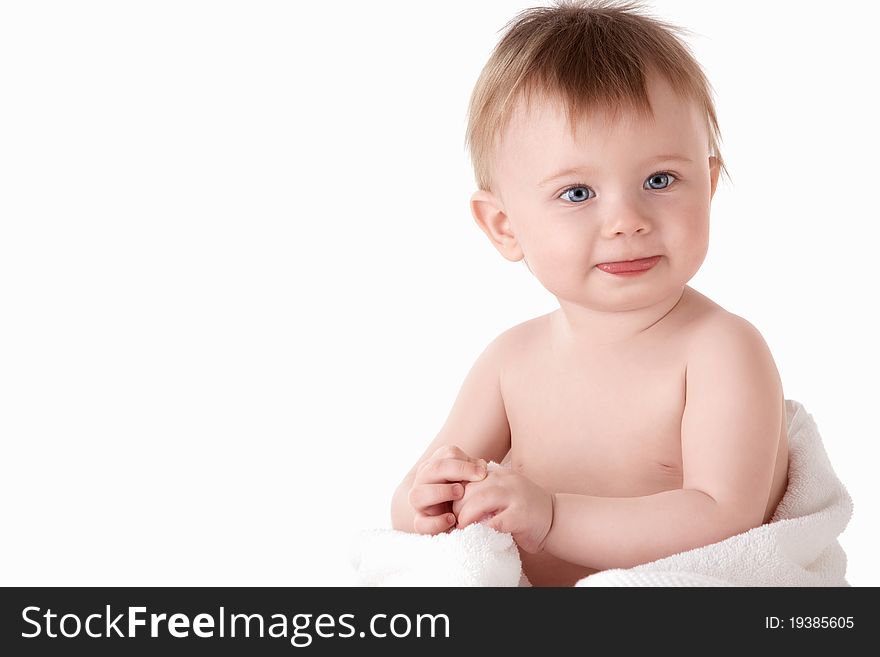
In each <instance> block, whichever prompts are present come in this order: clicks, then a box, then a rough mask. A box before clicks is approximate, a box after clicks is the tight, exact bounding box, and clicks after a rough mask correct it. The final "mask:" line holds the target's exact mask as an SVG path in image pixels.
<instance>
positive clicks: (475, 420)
mask: <svg viewBox="0 0 880 657" xmlns="http://www.w3.org/2000/svg"><path fill="white" fill-rule="evenodd" d="M508 341H509V332H505V333H502V334H501V335H499V336H498V337H496V338H495V339H494V340H493V341H492V342H491V343H489V345H488V346H487V347H486V349H485V350H483V352H482V353H481V354H480V355H479V357H478V358H477V360H476V362H475V363H474V364H473V366H472V367H471V369H470V371H469V372H468V374H467V376H466V377H465V379H464V383H462V386H461V390H460V391H459V393H458V397H457V398H456V400H455V403H454V404H453V406H452V410H451V411H450V413H449V417H448V418H447V420H446V423H445V424H444V425H443V427H442V428H441V429H440V433H438V434H437V437H436V438H434V440H433V441H432V442H431V444H430V445H428V447H427V449H425V451H424V453H423V454H422V456H421V457H420V458H419V460H418V461H416V463H415V465H413V467H412V468H411V469H410V471H409V472H408V473H407V475H406V476H405V477H404V479H403V481H401V482H400V484H399V485H398V487H397V490H396V491H395V492H394V496H393V498H392V501H391V526H392V527H393V528H394V529H398V530H402V531H407V532H412V531H418V532H420V533H437V532H440V531H445V530H446V529H448V528H449V527H451V526H453V525H454V524H455V521H454V520H453V522H451V523H446V524H445V525H444V526H442V527H440V528H438V527H439V526H440V525H441V524H442V522H443V521H444V519H443V518H439V517H438V518H437V519H436V521H435V522H433V525H434V527H427V524H431V523H424V524H425V526H424V527H421V528H419V527H414V525H413V521H414V519H415V518H416V516H417V511H416V509H415V508H414V507H413V505H412V504H411V502H410V499H409V498H410V491H411V490H412V489H413V485H414V483H415V479H416V475H417V474H418V471H419V466H421V465H422V464H423V463H425V462H426V461H428V460H430V459H432V457H434V458H436V456H437V452H438V450H440V448H442V447H448V446H451V445H454V446H456V447H458V448H459V449H460V451H462V452H464V458H462V459H460V460H462V461H465V459H466V457H471V459H472V460H473V461H476V460H478V459H484V460H485V461H497V462H500V461H501V460H502V459H503V458H504V456H505V454H507V452H508V451H509V450H510V425H509V423H508V421H507V413H506V411H505V408H504V401H503V400H502V398H501V383H500V377H501V366H502V363H503V360H504V357H505V353H506V349H507V348H508V346H507V345H508ZM440 456H441V457H443V456H445V457H446V458H449V457H451V456H452V452H451V451H449V450H440ZM445 465H446V468H445V469H446V470H447V471H448V470H449V469H450V468H451V466H453V465H455V464H450V463H446V464H445ZM467 465H468V464H467V462H463V463H462V464H461V466H460V467H461V469H462V477H461V478H460V480H461V481H462V482H463V485H466V481H467V480H468V476H467V475H468V474H469V471H468V468H467ZM437 466H438V467H437V468H436V476H435V480H431V481H429V479H428V478H425V477H422V479H423V480H424V483H423V484H422V494H427V493H428V492H429V489H431V488H433V487H435V486H444V489H449V490H450V491H451V489H452V486H451V485H447V484H446V483H445V482H448V481H452V480H450V479H448V477H447V476H446V475H445V474H444V473H443V472H441V470H443V469H444V468H443V465H442V464H437ZM484 472H485V471H484ZM434 490H440V489H436V488H435V489H434ZM453 499H458V498H457V497H456V498H452V497H450V498H449V500H448V501H445V502H443V503H440V504H436V505H434V506H433V508H429V509H428V510H427V513H428V514H429V515H432V516H441V515H442V514H445V513H451V511H452V500H453ZM434 530H436V531H434Z"/></svg>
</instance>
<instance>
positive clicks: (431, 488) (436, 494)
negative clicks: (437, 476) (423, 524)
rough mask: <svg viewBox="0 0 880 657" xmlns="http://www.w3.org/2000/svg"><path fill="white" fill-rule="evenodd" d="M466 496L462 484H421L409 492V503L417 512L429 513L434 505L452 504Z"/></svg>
mask: <svg viewBox="0 0 880 657" xmlns="http://www.w3.org/2000/svg"><path fill="white" fill-rule="evenodd" d="M462 495H464V486H462V485H461V484H421V485H419V486H413V487H412V488H411V489H410V491H409V503H410V506H412V508H414V509H416V510H417V511H421V512H423V513H424V512H427V511H428V509H429V508H430V507H432V506H434V505H437V504H441V503H443V502H451V501H452V500H457V499H459V498H460V497H461V496H462Z"/></svg>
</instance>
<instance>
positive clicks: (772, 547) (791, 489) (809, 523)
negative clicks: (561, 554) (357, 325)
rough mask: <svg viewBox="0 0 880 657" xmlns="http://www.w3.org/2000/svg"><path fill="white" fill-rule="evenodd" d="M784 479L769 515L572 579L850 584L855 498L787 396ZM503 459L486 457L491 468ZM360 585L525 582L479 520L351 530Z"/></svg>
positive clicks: (503, 539)
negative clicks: (438, 528) (429, 531)
mask: <svg viewBox="0 0 880 657" xmlns="http://www.w3.org/2000/svg"><path fill="white" fill-rule="evenodd" d="M785 408H786V416H787V420H788V436H789V475H788V487H787V489H786V492H785V495H784V496H783V498H782V500H781V501H780V503H779V506H778V507H777V509H776V512H775V513H774V515H773V518H772V519H771V521H770V522H769V523H767V524H765V525H761V526H760V527H755V528H753V529H750V530H749V531H747V532H744V533H742V534H737V535H736V536H732V537H730V538H728V539H725V540H723V541H720V542H718V543H713V544H712V545H707V546H704V547H700V548H695V549H693V550H688V551H685V552H681V553H679V554H675V555H672V556H669V557H665V558H663V559H659V560H657V561H652V562H650V563H646V564H641V565H638V566H634V567H632V568H615V569H609V570H604V571H601V572H598V573H595V574H593V575H590V576H588V577H585V578H583V579H581V580H579V581H578V582H577V583H576V584H575V586H849V584H848V583H847V581H846V579H845V574H846V554H845V553H844V551H843V549H842V548H841V546H840V544H839V543H838V541H837V537H838V536H839V535H840V533H841V532H842V531H843V530H844V528H845V527H846V525H847V523H848V522H849V519H850V517H851V516H852V510H853V504H852V500H851V498H850V496H849V494H848V493H847V491H846V488H845V487H844V486H843V484H842V483H841V482H840V480H839V479H838V478H837V476H836V474H835V473H834V469H833V468H832V466H831V462H830V461H829V459H828V455H827V453H826V452H825V448H824V447H823V445H822V439H821V437H820V435H819V431H818V429H817V427H816V424H815V422H814V420H813V418H812V416H811V415H810V414H809V413H807V412H806V410H805V409H804V407H803V406H802V405H801V404H800V403H798V402H796V401H793V400H788V399H787V400H785ZM497 467H504V466H499V465H498V464H496V463H491V464H490V468H497ZM351 564H352V566H353V567H354V570H355V573H356V577H355V584H356V585H360V586H528V585H529V583H528V579H527V578H526V577H525V575H524V574H523V573H522V570H521V562H520V558H519V552H518V550H517V548H516V544H515V543H514V541H513V538H512V537H511V535H510V534H506V533H505V534H502V533H499V532H497V531H495V530H494V529H492V528H491V527H488V526H487V525H485V524H481V523H475V524H472V525H469V526H468V527H465V528H464V529H454V530H452V531H451V532H449V533H444V534H438V535H436V536H427V535H420V534H412V533H408V532H402V531H397V530H393V529H378V530H367V531H364V532H360V533H358V534H357V535H356V539H355V541H354V543H353V545H352V552H351Z"/></svg>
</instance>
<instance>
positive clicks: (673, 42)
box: [467, 1, 726, 310]
mask: <svg viewBox="0 0 880 657" xmlns="http://www.w3.org/2000/svg"><path fill="white" fill-rule="evenodd" d="M637 10H640V7H639V6H638V4H637V3H633V2H629V3H621V2H615V3H612V2H607V1H598V2H597V1H594V2H570V1H568V2H560V3H558V4H557V5H556V6H553V7H536V8H532V9H527V10H525V11H523V12H521V13H520V14H519V15H517V16H516V17H515V18H514V19H513V20H512V21H511V22H510V23H508V25H507V26H506V27H507V30H506V32H505V34H504V35H503V36H502V38H501V40H500V41H499V43H498V45H497V46H496V48H495V50H494V51H493V53H492V55H491V57H490V59H489V61H488V62H487V64H486V66H485V67H484V69H483V71H482V73H481V75H480V77H479V79H478V81H477V84H476V86H475V88H474V91H473V95H472V97H471V102H470V108H469V121H468V130H467V145H468V147H469V149H470V153H471V159H472V162H473V165H474V171H475V176H476V182H477V186H478V187H479V190H478V191H477V192H475V193H474V195H473V197H472V198H471V210H472V213H473V215H474V218H475V219H476V221H477V223H478V224H479V226H480V227H481V228H482V229H483V231H484V232H485V233H486V235H487V236H488V237H489V239H490V240H491V241H492V243H493V245H494V246H495V247H496V248H497V249H498V251H500V252H501V254H502V255H503V256H504V257H505V258H507V259H508V260H511V261H517V260H521V259H523V260H525V261H526V264H527V266H528V267H529V269H530V270H531V271H532V273H533V274H534V275H535V276H536V277H537V278H538V280H539V281H540V282H541V284H542V285H544V287H546V288H547V289H548V290H549V291H550V292H552V293H553V294H554V295H556V296H557V297H558V298H559V299H560V300H563V299H565V300H568V301H571V302H574V303H577V304H579V305H585V306H589V307H592V308H595V309H604V310H625V309H628V308H630V307H631V308H636V307H640V306H642V305H644V304H646V303H651V302H652V301H656V300H657V299H660V298H665V297H668V296H669V295H672V294H674V293H675V291H676V290H678V291H679V292H680V291H681V289H682V288H683V286H684V285H685V284H686V283H687V281H689V280H690V279H691V278H692V277H693V275H694V274H695V273H696V272H697V270H698V269H699V267H700V265H701V264H702V262H703V260H704V258H705V256H706V252H707V249H708V240H709V209H710V203H711V199H712V196H713V195H714V193H715V187H716V185H717V182H718V175H719V172H720V171H724V172H725V173H726V169H725V167H724V163H723V160H722V159H721V155H720V152H719V148H718V142H719V141H720V132H719V130H718V125H717V121H716V116H715V108H714V105H713V102H712V93H711V87H710V84H709V83H708V81H707V80H706V78H705V76H704V75H703V72H702V70H701V68H700V65H699V64H698V63H697V62H696V61H695V59H694V58H693V56H692V55H691V54H690V51H689V49H688V48H687V46H686V45H685V44H684V43H683V42H682V41H681V40H680V39H679V38H678V37H676V36H675V34H674V32H675V31H685V30H682V29H681V28H677V27H674V26H670V25H668V24H665V23H662V22H660V21H657V20H656V19H653V18H650V17H648V16H646V15H643V14H641V13H638V12H637ZM648 256H661V257H660V260H659V262H657V264H656V265H655V266H654V267H653V268H652V269H650V270H649V271H647V272H645V273H643V274H640V275H638V276H620V275H615V274H611V273H607V272H606V271H604V270H603V269H599V268H597V267H596V265H598V264H602V263H608V262H617V261H625V260H634V259H638V258H644V257H648Z"/></svg>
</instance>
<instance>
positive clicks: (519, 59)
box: [465, 0, 730, 191]
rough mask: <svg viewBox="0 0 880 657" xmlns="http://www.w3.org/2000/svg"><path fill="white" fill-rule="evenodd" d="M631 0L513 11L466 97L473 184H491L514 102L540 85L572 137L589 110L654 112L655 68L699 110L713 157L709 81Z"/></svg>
mask: <svg viewBox="0 0 880 657" xmlns="http://www.w3.org/2000/svg"><path fill="white" fill-rule="evenodd" d="M640 11H643V8H642V7H641V6H640V3H639V2H638V1H633V0H627V1H621V0H617V1H614V0H558V1H557V2H556V3H555V4H554V6H551V7H532V8H529V9H525V10H523V11H521V12H520V13H518V14H517V15H516V16H515V17H514V18H513V19H511V20H510V21H508V23H507V24H506V25H505V26H504V27H503V28H502V29H506V32H505V33H504V34H503V35H502V37H501V39H500V40H499V42H498V44H497V45H496V46H495V49H494V50H493V51H492V54H491V56H490V57H489V61H488V62H486V65H485V66H484V67H483V70H482V72H481V73H480V76H479V78H478V80H477V83H476V85H475V86H474V90H473V92H472V94H471V99H470V104H469V107H468V126H467V134H466V136H465V146H466V147H469V149H470V155H471V162H472V164H473V167H474V174H475V178H476V183H477V186H478V188H479V189H485V190H489V191H491V190H492V172H493V168H492V158H493V155H494V153H495V149H496V147H497V139H498V137H499V135H500V134H501V133H502V131H503V130H504V128H505V126H506V125H507V123H508V122H509V120H510V117H511V114H512V112H513V110H514V109H515V107H516V106H517V103H518V102H519V101H520V100H521V99H524V100H525V102H526V107H528V106H529V105H530V103H531V98H532V95H533V94H535V93H536V92H537V93H541V92H543V93H544V94H546V95H547V96H549V97H551V98H558V99H560V100H561V101H562V103H563V105H564V106H565V108H566V113H567V117H568V122H569V125H570V127H571V131H572V134H573V135H574V134H575V133H576V130H577V123H578V122H579V121H580V120H582V118H584V117H586V116H588V115H589V113H590V112H592V111H595V110H610V111H611V112H612V120H614V118H616V117H617V115H618V110H620V109H623V110H628V111H631V112H635V113H636V114H638V115H639V116H642V117H649V116H653V113H652V111H651V105H650V101H649V99H648V94H647V87H646V78H647V77H648V76H649V75H650V74H652V73H655V72H656V73H659V74H660V75H662V76H663V77H665V78H666V80H667V81H668V82H669V84H670V86H671V87H672V88H673V90H674V91H675V92H676V93H677V94H679V96H680V97H682V98H687V99H690V100H692V101H695V102H696V103H697V106H698V107H700V108H701V112H703V111H704V112H705V116H706V123H707V127H708V133H709V144H708V147H709V155H714V156H715V157H717V158H718V161H719V163H720V166H721V171H722V172H723V174H724V175H725V176H727V178H728V180H729V178H730V176H729V174H728V173H727V168H726V167H725V166H724V160H723V159H722V157H721V153H720V150H719V143H720V141H721V133H720V130H719V128H718V121H717V118H716V115H715V105H714V102H713V100H712V95H713V94H712V87H711V85H710V83H709V81H708V80H707V79H706V76H705V75H704V73H703V70H702V68H701V67H700V64H699V63H698V62H697V61H696V59H695V58H694V56H693V54H692V53H691V51H690V49H689V48H688V46H687V45H686V44H685V43H684V42H683V41H682V40H681V39H679V37H677V36H676V32H679V33H682V34H691V32H690V31H689V30H686V29H684V28H681V27H677V26H675V25H671V24H668V23H664V22H662V21H660V20H657V19H656V18H654V17H651V16H649V15H646V14H644V13H639V12H640Z"/></svg>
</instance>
